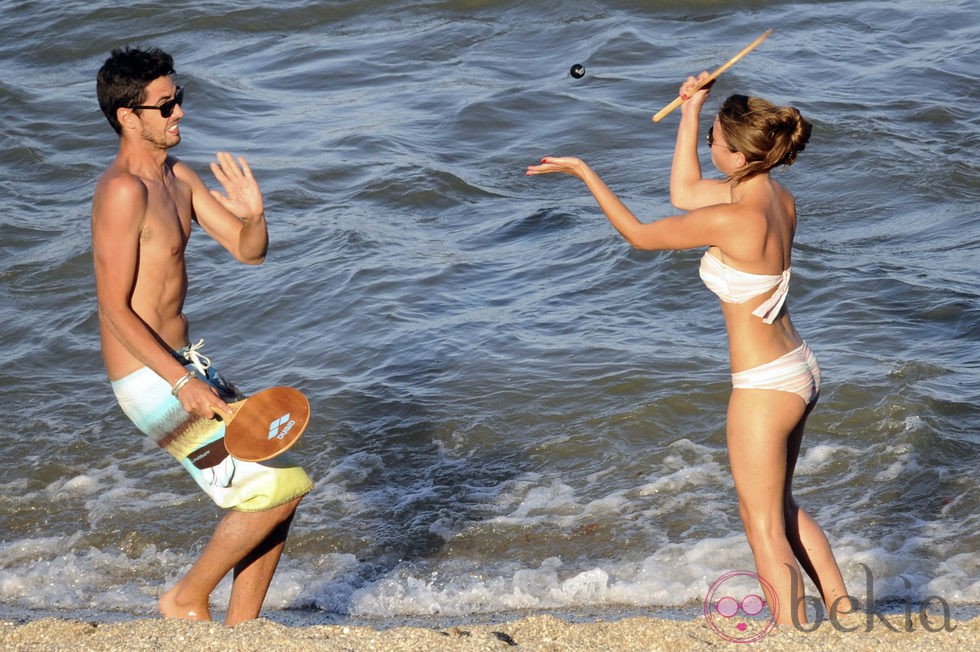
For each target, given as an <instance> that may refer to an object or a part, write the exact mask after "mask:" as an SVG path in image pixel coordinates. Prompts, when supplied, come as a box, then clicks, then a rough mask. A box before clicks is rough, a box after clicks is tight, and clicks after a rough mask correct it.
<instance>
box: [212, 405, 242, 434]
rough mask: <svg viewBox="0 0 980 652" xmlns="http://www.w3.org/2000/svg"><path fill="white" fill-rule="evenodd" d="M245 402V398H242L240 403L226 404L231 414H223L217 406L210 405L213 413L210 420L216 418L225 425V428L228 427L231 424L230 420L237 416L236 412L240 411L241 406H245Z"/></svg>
mask: <svg viewBox="0 0 980 652" xmlns="http://www.w3.org/2000/svg"><path fill="white" fill-rule="evenodd" d="M247 400H248V399H247V398H243V399H242V400H240V401H235V402H234V403H229V404H228V407H230V408H231V412H225V411H224V410H222V409H219V408H218V407H217V406H214V405H212V406H211V411H212V412H214V416H212V417H211V418H212V419H213V418H215V417H217V418H218V419H220V420H221V422H222V423H224V424H225V427H226V428H227V427H228V425H229V424H231V422H232V420H233V419H234V418H235V417H236V416H238V411H239V410H240V409H241V407H242V406H243V405H245V401H247Z"/></svg>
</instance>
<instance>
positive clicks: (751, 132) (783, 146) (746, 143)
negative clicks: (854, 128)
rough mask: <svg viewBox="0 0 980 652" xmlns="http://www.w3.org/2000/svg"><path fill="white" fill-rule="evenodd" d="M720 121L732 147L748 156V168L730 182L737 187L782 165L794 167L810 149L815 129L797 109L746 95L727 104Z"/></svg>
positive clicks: (734, 97) (721, 111) (720, 110)
mask: <svg viewBox="0 0 980 652" xmlns="http://www.w3.org/2000/svg"><path fill="white" fill-rule="evenodd" d="M718 121H719V123H720V125H721V130H722V133H724V134H725V141H726V142H727V143H728V146H729V147H730V148H731V149H732V150H734V151H737V152H741V153H742V155H743V156H745V165H743V166H742V167H740V168H739V169H738V170H736V171H735V172H733V173H732V174H731V175H730V176H729V178H728V180H729V181H735V182H736V183H738V182H740V181H744V180H746V179H748V178H750V177H753V176H755V175H757V174H762V173H764V172H768V171H769V170H772V169H773V168H774V167H777V166H779V165H792V164H793V162H794V161H796V155H797V154H798V153H800V152H802V151H803V150H804V149H805V148H806V144H807V141H809V140H810V130H811V128H812V125H811V124H810V123H809V122H807V121H806V120H805V119H804V118H803V116H802V115H801V114H800V112H799V111H798V110H797V109H795V108H794V107H791V106H776V105H775V104H773V103H772V102H769V101H768V100H763V99H761V98H758V97H747V96H745V95H731V96H730V97H729V98H728V99H727V100H725V102H724V103H723V104H722V105H721V109H719V110H718Z"/></svg>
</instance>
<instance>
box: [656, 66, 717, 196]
mask: <svg viewBox="0 0 980 652" xmlns="http://www.w3.org/2000/svg"><path fill="white" fill-rule="evenodd" d="M707 76H708V73H707V72H702V73H701V74H700V75H698V76H697V77H688V78H687V81H685V82H684V83H683V84H682V85H681V89H680V96H681V97H683V98H687V99H686V100H685V102H684V103H683V104H682V105H681V121H680V124H679V125H678V126H677V142H676V144H675V146H674V160H673V162H672V164H671V166H670V203H671V204H673V205H674V206H675V207H677V208H679V209H681V210H685V211H688V210H693V209H695V208H701V207H702V206H710V205H712V204H722V203H725V202H730V201H731V189H730V187H729V184H728V183H727V182H726V181H723V180H721V179H704V178H703V177H702V175H701V162H700V161H699V160H698V133H699V131H700V117H701V108H702V107H703V106H704V102H705V100H707V99H708V93H709V91H710V88H711V84H708V86H706V87H705V88H702V89H700V90H698V91H694V90H693V88H694V86H695V85H696V84H697V83H698V82H700V81H701V80H702V79H704V78H705V77H707Z"/></svg>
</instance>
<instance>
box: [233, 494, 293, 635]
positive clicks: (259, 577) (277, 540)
mask: <svg viewBox="0 0 980 652" xmlns="http://www.w3.org/2000/svg"><path fill="white" fill-rule="evenodd" d="M296 502H297V503H298V502H299V501H298V500H297V501H296ZM294 509H295V504H294ZM292 522H293V515H292V514H290V515H289V518H287V519H286V520H285V521H283V522H282V523H280V524H279V525H278V526H277V527H276V528H275V529H274V530H272V532H270V533H269V536H267V537H266V538H265V540H264V541H262V543H260V544H259V545H258V546H257V547H256V548H255V549H254V550H253V551H252V552H250V553H249V554H248V555H246V556H245V558H244V559H242V560H241V561H240V562H238V564H236V565H235V574H234V581H233V582H232V585H231V598H230V599H229V600H228V612H227V613H226V614H225V625H228V626H229V627H231V626H233V625H237V624H238V623H240V622H243V621H246V620H254V619H256V618H258V617H259V611H260V610H261V609H262V603H263V602H264V601H265V596H266V593H268V591H269V584H270V583H271V582H272V576H273V575H275V573H276V567H277V566H278V565H279V558H280V557H281V556H282V549H283V547H284V546H285V545H286V537H287V535H288V534H289V526H290V525H291V524H292Z"/></svg>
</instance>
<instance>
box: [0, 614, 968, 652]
mask: <svg viewBox="0 0 980 652" xmlns="http://www.w3.org/2000/svg"><path fill="white" fill-rule="evenodd" d="M967 610H968V611H972V612H974V613H973V615H972V617H970V616H968V615H965V614H964V615H963V616H958V615H957V613H956V611H960V610H956V611H954V614H953V618H952V619H950V620H948V621H945V622H943V620H942V619H939V618H937V619H935V620H933V621H932V622H926V623H923V622H922V621H921V620H920V614H918V613H916V612H914V611H913V612H912V614H911V620H910V621H909V622H910V623H911V625H912V630H911V631H906V630H905V626H906V619H905V615H904V614H902V613H887V614H884V615H883V614H881V613H880V612H878V613H875V612H872V614H870V618H869V617H868V616H869V614H865V613H861V614H858V615H856V616H855V618H856V620H853V621H850V622H849V623H847V624H843V623H842V624H841V626H842V627H845V626H847V627H850V628H851V629H852V630H853V631H840V630H839V629H838V628H837V627H835V626H834V623H832V622H830V621H827V620H824V621H820V622H819V623H811V624H810V625H809V627H811V628H812V631H809V632H804V631H800V630H798V629H796V628H794V627H774V628H772V629H771V630H766V631H764V632H763V631H760V632H756V635H759V634H761V636H759V638H758V639H757V640H758V642H760V643H761V644H763V645H765V649H766V650H817V651H828V652H829V651H830V650H838V649H848V650H869V651H870V650H880V649H886V646H892V647H899V648H900V649H902V650H913V651H918V652H932V651H936V652H947V651H948V650H959V649H964V650H965V649H980V617H978V616H977V615H976V613H975V611H976V609H975V607H974V606H972V605H968V606H967ZM276 613H277V615H278V614H279V612H276ZM675 615H677V614H675ZM592 616H593V617H591V618H590V617H588V616H587V615H586V614H582V615H581V616H579V617H576V616H575V615H574V614H556V613H536V614H528V615H523V616H522V615H520V614H504V615H498V616H494V615H487V616H486V617H480V616H473V617H471V618H466V617H459V618H439V619H421V618H393V619H378V620H377V621H376V622H369V621H366V620H359V621H357V623H356V624H355V623H354V622H353V621H351V622H344V623H333V624H300V623H298V622H293V623H291V624H284V623H282V622H277V621H275V620H271V619H268V618H260V619H258V620H255V621H250V622H247V623H242V624H241V625H238V626H237V627H233V628H228V627H225V626H224V625H221V624H219V623H215V622H203V623H202V622H190V621H181V620H162V619H149V618H139V617H137V618H133V617H132V616H127V615H125V614H120V619H119V620H114V621H112V622H106V621H103V620H91V619H84V618H83V619H79V618H68V617H59V616H52V615H50V614H45V615H40V616H39V617H37V618H29V617H28V618H17V619H16V620H11V619H8V618H6V617H4V618H3V619H0V648H2V649H4V650H35V649H44V650H51V651H60V650H65V651H67V650H92V651H110V650H163V651H166V650H174V651H176V650H181V651H183V650H187V649H194V650H212V649H213V650H230V649H239V650H257V649H262V650H264V651H267V652H268V651H272V650H298V651H306V650H311V651H312V650H317V651H327V652H330V651H333V650H337V651H340V650H344V651H348V650H352V651H360V650H434V651H438V650H445V651H447V652H449V651H457V650H458V651H469V650H507V649H511V648H517V649H521V650H541V651H548V652H552V651H553V652H558V651H562V652H564V651H569V652H575V651H578V650H582V651H585V650H645V651H657V650H664V651H667V650H670V651H673V650H678V649H684V650H719V649H733V650H734V649H739V650H744V649H745V648H744V647H743V646H744V645H745V643H746V642H748V640H747V638H748V636H749V635H750V634H752V632H749V633H748V634H739V633H738V632H735V631H734V630H731V632H730V635H731V636H732V638H728V639H727V640H726V636H729V634H725V633H720V632H719V631H718V630H717V629H716V628H715V627H714V626H713V625H712V624H711V623H709V622H708V619H707V618H705V617H704V616H703V615H701V616H699V617H697V618H694V619H690V618H686V619H684V618H671V617H670V613H669V612H668V613H665V614H663V615H656V616H649V615H631V614H629V613H623V612H612V611H611V612H608V613H604V614H599V613H596V612H593V613H592ZM127 618H128V619H127ZM286 620H291V621H296V620H298V619H295V618H287V619H286ZM304 620H307V621H308V620H309V619H306V618H304ZM868 623H870V624H871V628H870V631H868V627H867V625H868ZM944 625H945V627H944ZM930 630H938V631H930ZM738 637H743V638H738Z"/></svg>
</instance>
